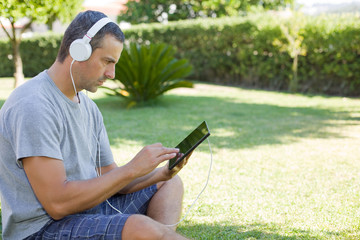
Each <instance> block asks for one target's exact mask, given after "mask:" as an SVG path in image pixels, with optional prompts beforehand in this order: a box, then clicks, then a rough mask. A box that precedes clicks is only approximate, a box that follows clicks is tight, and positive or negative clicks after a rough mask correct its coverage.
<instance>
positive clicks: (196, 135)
mask: <svg viewBox="0 0 360 240" xmlns="http://www.w3.org/2000/svg"><path fill="white" fill-rule="evenodd" d="M208 136H210V131H209V128H208V127H207V124H206V122H205V121H204V122H202V123H201V124H200V125H199V126H198V127H197V128H196V129H195V130H194V131H192V133H190V134H189V135H188V136H187V137H186V138H185V139H184V140H183V141H182V142H181V143H179V144H178V145H177V146H176V148H178V149H179V153H178V154H177V155H176V157H174V158H172V159H170V160H169V169H170V170H171V169H173V168H174V167H175V166H176V165H177V164H178V163H179V162H181V161H182V160H183V159H184V158H185V157H186V156H187V155H189V154H190V153H191V152H192V151H193V150H194V149H195V148H196V147H197V146H198V145H199V144H200V143H202V142H203V141H204V140H205V139H206V138H207V137H208Z"/></svg>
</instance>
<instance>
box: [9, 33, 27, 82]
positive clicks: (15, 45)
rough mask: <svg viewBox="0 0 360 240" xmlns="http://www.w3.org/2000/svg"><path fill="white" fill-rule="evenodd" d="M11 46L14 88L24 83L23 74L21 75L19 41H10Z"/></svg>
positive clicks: (21, 65)
mask: <svg viewBox="0 0 360 240" xmlns="http://www.w3.org/2000/svg"><path fill="white" fill-rule="evenodd" d="M11 43H12V46H13V64H14V69H15V72H14V78H15V83H14V88H16V87H18V86H20V85H21V84H23V83H24V81H25V80H24V73H23V63H22V60H21V55H20V41H17V40H12V41H11Z"/></svg>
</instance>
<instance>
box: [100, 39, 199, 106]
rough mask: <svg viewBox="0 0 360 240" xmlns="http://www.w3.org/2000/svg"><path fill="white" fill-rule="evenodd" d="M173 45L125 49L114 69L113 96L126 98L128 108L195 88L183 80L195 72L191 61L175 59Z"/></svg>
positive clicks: (153, 45) (137, 46)
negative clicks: (185, 89)
mask: <svg viewBox="0 0 360 240" xmlns="http://www.w3.org/2000/svg"><path fill="white" fill-rule="evenodd" d="M174 54H175V52H174V50H173V48H172V47H171V46H170V45H166V44H151V45H149V46H146V45H142V46H139V45H137V44H135V43H132V44H130V46H129V48H128V49H126V48H125V49H124V50H123V52H122V54H121V58H120V60H119V62H118V63H117V64H116V66H115V75H116V78H115V79H113V80H111V81H114V82H115V83H117V85H118V86H117V87H116V88H109V87H106V89H108V90H110V92H111V93H112V95H117V96H121V97H123V98H125V99H126V100H127V102H128V107H132V106H134V105H135V104H138V103H145V102H148V101H149V100H153V99H155V98H157V97H158V96H160V95H162V94H164V93H165V92H166V91H169V90H171V89H174V88H179V87H193V84H192V83H191V82H189V81H185V80H183V78H185V77H187V76H189V75H190V74H191V72H192V66H191V65H190V64H189V62H188V60H186V59H181V60H178V59H176V58H175V57H174Z"/></svg>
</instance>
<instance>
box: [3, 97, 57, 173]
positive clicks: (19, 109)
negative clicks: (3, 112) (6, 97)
mask: <svg viewBox="0 0 360 240" xmlns="http://www.w3.org/2000/svg"><path fill="white" fill-rule="evenodd" d="M8 119H9V120H11V121H10V122H9V125H8V126H9V132H10V133H11V134H10V142H11V144H12V146H13V148H14V151H15V154H16V160H17V164H18V166H19V167H22V162H21V159H22V158H25V157H32V156H45V157H50V158H56V159H62V154H61V151H60V134H61V127H60V124H59V121H58V119H59V116H57V114H56V112H54V110H53V108H52V107H51V106H49V105H47V104H46V103H42V102H36V104H34V103H30V102H20V103H19V104H18V105H17V106H16V107H15V108H13V109H12V110H11V112H10V114H9V115H8Z"/></svg>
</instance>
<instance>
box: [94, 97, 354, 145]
mask: <svg viewBox="0 0 360 240" xmlns="http://www.w3.org/2000/svg"><path fill="white" fill-rule="evenodd" d="M96 103H97V104H98V106H99V108H100V110H101V111H102V113H103V115H104V121H105V124H106V126H107V128H108V132H109V138H110V142H111V143H112V144H116V143H121V141H126V140H129V141H137V142H141V143H142V144H150V143H153V142H155V141H156V142H157V141H159V142H162V143H163V144H165V145H169V144H170V145H169V146H172V145H174V144H177V143H178V142H179V141H180V140H182V138H183V137H185V136H186V135H187V134H188V133H189V132H190V131H191V130H192V129H193V128H194V127H195V126H197V125H198V124H199V123H200V122H201V121H202V120H206V121H207V122H208V125H209V128H210V131H211V133H212V136H211V138H212V142H213V144H214V146H215V147H216V148H226V149H238V148H251V147H256V146H259V145H265V144H282V143H289V142H292V141H297V140H298V139H300V138H342V137H347V136H343V135H342V133H341V131H334V128H337V127H342V126H346V125H354V124H359V123H356V122H355V123H354V121H356V119H353V118H351V116H350V112H346V111H341V112H339V111H334V110H333V109H330V108H329V109H326V108H314V107H284V106H277V105H271V104H250V103H236V102H232V101H231V99H226V98H218V97H202V96H199V97H197V96H178V95H166V96H163V97H162V98H161V99H160V100H159V101H158V102H157V103H156V107H141V108H136V109H131V110H126V109H124V108H123V107H122V101H121V99H118V98H114V97H105V98H101V99H97V100H96ZM144 126H146V127H144ZM129 129H131V130H130V131H129ZM149 135H151V137H149Z"/></svg>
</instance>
